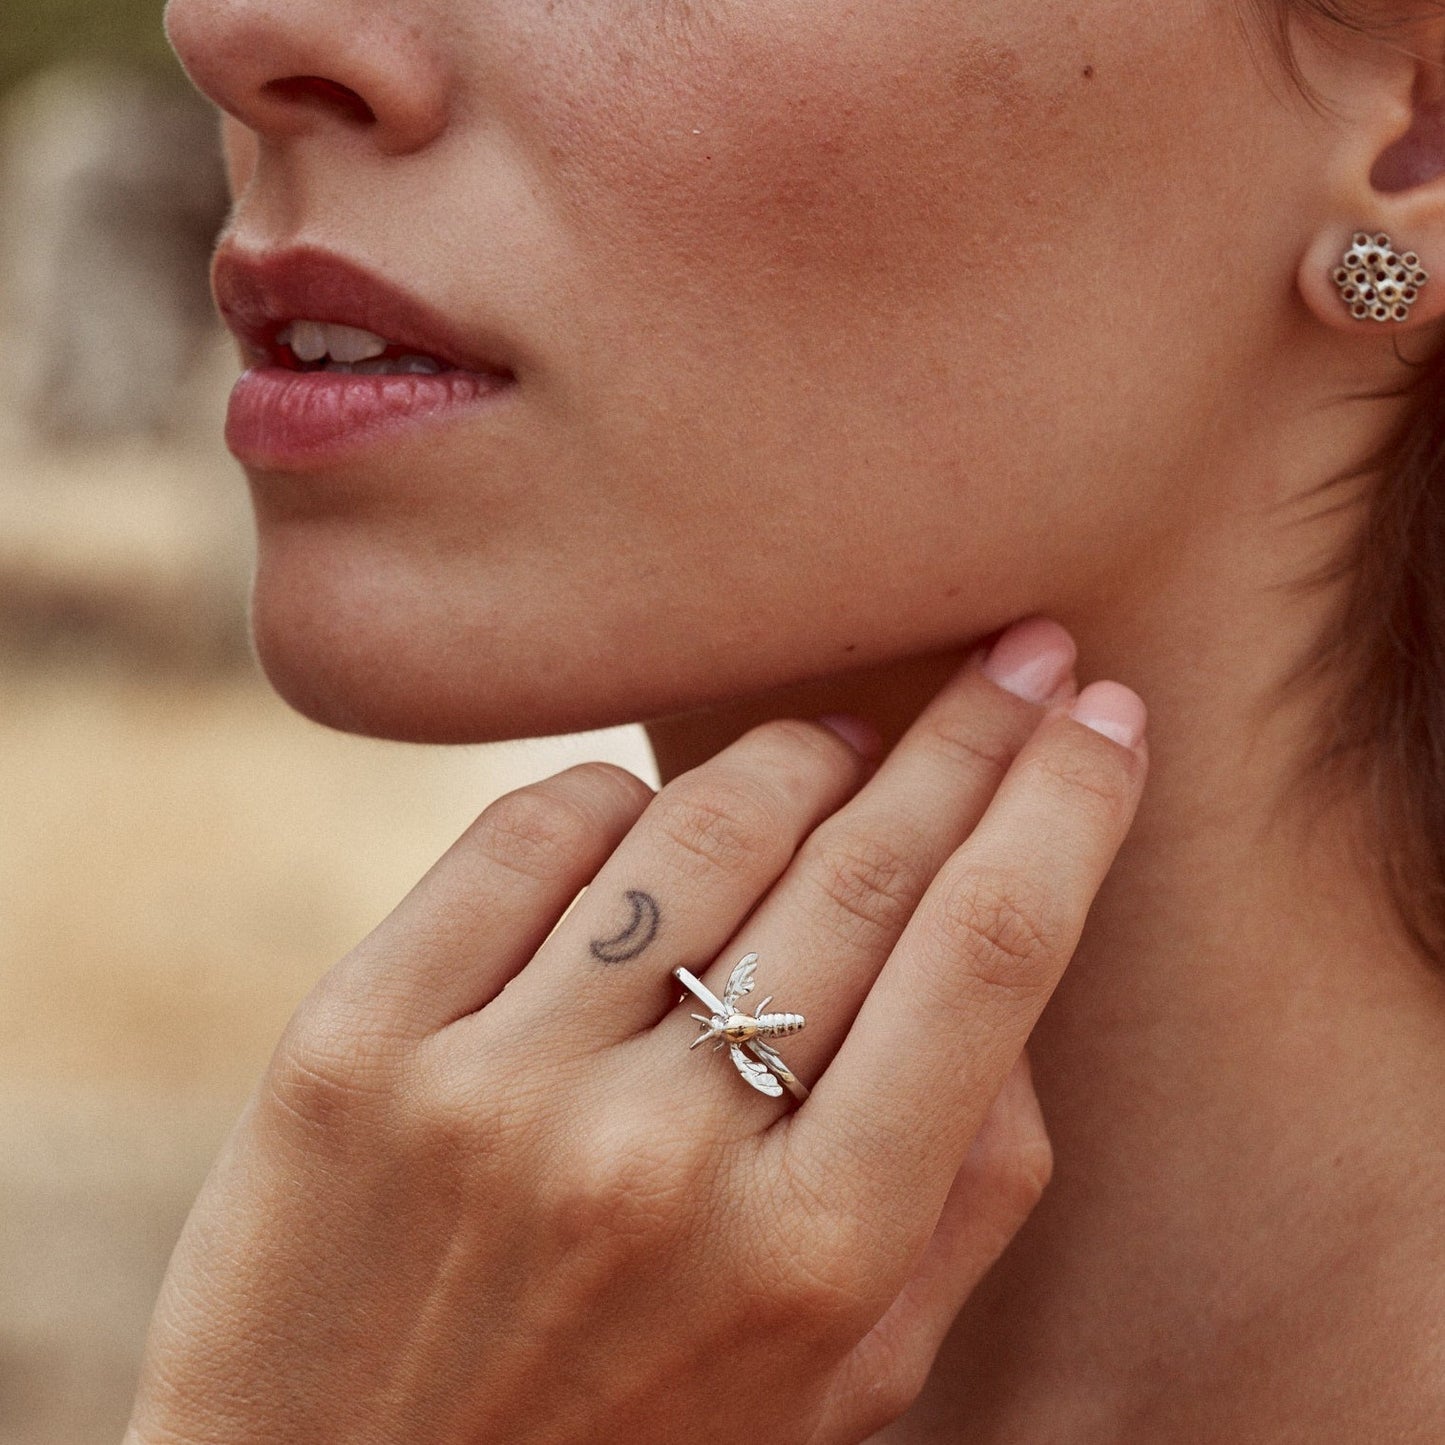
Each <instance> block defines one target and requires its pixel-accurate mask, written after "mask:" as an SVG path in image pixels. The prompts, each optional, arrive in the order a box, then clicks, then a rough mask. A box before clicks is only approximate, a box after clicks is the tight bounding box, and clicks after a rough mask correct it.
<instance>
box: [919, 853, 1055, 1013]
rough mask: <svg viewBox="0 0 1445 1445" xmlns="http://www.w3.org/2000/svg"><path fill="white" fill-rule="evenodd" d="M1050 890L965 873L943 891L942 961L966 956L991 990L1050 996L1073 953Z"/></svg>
mask: <svg viewBox="0 0 1445 1445" xmlns="http://www.w3.org/2000/svg"><path fill="white" fill-rule="evenodd" d="M1056 913H1057V906H1056V905H1055V904H1053V903H1052V902H1050V901H1049V900H1048V899H1047V897H1046V891H1045V890H1044V889H1042V888H1040V887H1038V886H1037V885H1036V884H1034V883H1031V882H1029V881H1027V880H1026V879H1024V878H1023V877H1021V876H1019V875H1016V874H1005V873H991V872H987V871H980V870H978V869H966V870H964V871H963V873H962V875H961V876H960V877H956V878H954V879H951V880H949V881H948V886H946V887H945V888H944V890H943V894H942V899H941V904H940V908H939V913H938V920H937V921H938V926H939V928H940V929H941V930H942V932H943V935H944V937H943V940H942V942H943V947H942V949H940V950H939V953H940V954H941V956H944V957H947V956H948V955H950V954H952V955H954V956H958V955H961V956H962V961H963V964H964V966H965V968H966V969H967V971H968V973H969V975H970V976H971V977H972V978H974V979H976V980H977V981H978V982H979V983H981V984H983V985H984V986H985V987H986V988H990V989H997V990H999V991H1001V992H1005V993H1010V994H1016V995H1019V996H1020V997H1023V998H1029V999H1032V998H1035V997H1037V996H1038V995H1040V994H1043V995H1047V994H1048V993H1049V992H1050V991H1051V990H1052V988H1053V986H1054V983H1055V982H1056V980H1057V975H1058V973H1059V971H1060V969H1061V968H1062V966H1063V964H1064V963H1065V962H1067V958H1068V954H1069V953H1070V952H1071V951H1072V948H1071V947H1070V946H1068V940H1067V938H1066V934H1065V930H1064V928H1063V926H1062V925H1061V923H1060V921H1059V920H1058V918H1057V917H1056Z"/></svg>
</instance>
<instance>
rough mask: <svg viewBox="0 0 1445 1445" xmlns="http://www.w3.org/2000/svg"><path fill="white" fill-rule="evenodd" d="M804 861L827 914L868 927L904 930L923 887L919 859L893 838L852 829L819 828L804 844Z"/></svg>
mask: <svg viewBox="0 0 1445 1445" xmlns="http://www.w3.org/2000/svg"><path fill="white" fill-rule="evenodd" d="M799 866H800V870H801V872H802V876H803V877H804V879H805V880H807V881H808V882H809V883H810V884H811V886H812V887H813V888H814V889H816V891H817V894H818V896H819V897H820V899H821V900H822V904H823V912H824V915H825V917H828V918H830V919H831V920H836V918H837V916H838V915H839V914H841V915H842V916H843V918H844V919H845V920H846V921H847V922H848V923H849V924H851V925H852V926H853V928H854V929H855V930H856V929H861V930H863V931H865V932H868V933H873V934H884V935H887V936H894V935H896V934H898V933H899V932H901V931H902V929H903V926H904V924H906V923H907V922H908V919H909V916H910V915H911V914H912V912H913V910H914V908H915V907H916V906H917V903H918V899H919V897H920V896H921V893H922V885H923V879H922V877H921V870H920V868H919V866H918V864H917V863H915V862H912V861H910V859H909V858H908V857H907V856H906V855H905V854H904V853H902V852H900V851H899V850H898V849H897V848H895V847H894V846H893V844H891V843H889V842H885V841H884V840H883V839H881V838H877V837H873V836H870V835H868V834H864V833H861V832H858V831H856V830H852V829H850V830H848V831H846V832H845V831H841V830H828V829H821V830H819V831H818V832H817V833H815V834H814V835H813V836H812V837H811V838H810V839H809V840H808V842H807V843H806V844H804V846H803V851H802V854H801V856H800V860H799Z"/></svg>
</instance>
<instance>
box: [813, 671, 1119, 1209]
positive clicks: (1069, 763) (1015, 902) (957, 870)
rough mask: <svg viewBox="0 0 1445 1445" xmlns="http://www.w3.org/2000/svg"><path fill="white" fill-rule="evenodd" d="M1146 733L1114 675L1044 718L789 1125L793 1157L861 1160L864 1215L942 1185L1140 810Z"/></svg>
mask: <svg viewBox="0 0 1445 1445" xmlns="http://www.w3.org/2000/svg"><path fill="white" fill-rule="evenodd" d="M1080 720H1091V721H1092V724H1093V725H1091V726H1084V725H1082V724H1081V721H1080ZM1096 728H1103V729H1112V730H1113V733H1114V737H1118V738H1120V739H1121V740H1129V739H1132V740H1133V745H1131V746H1125V745H1121V741H1115V740H1114V737H1111V736H1105V735H1104V734H1103V732H1101V731H1098V730H1096ZM1143 729H1144V705H1143V703H1142V702H1140V701H1139V699H1138V698H1137V697H1136V696H1135V695H1134V694H1133V693H1132V692H1130V691H1129V689H1127V688H1125V687H1122V686H1120V685H1119V684H1118V683H1110V682H1099V683H1093V684H1091V685H1090V686H1089V687H1086V688H1085V689H1084V690H1083V692H1081V693H1080V694H1079V697H1078V698H1077V699H1076V701H1075V703H1074V706H1073V708H1072V710H1071V715H1070V714H1066V713H1064V712H1063V711H1059V712H1057V713H1055V714H1051V715H1050V716H1049V717H1048V718H1046V719H1045V721H1044V722H1043V723H1042V724H1041V725H1040V727H1039V729H1038V731H1037V732H1036V733H1035V734H1034V735H1033V737H1032V738H1030V739H1029V741H1028V743H1027V744H1026V745H1025V746H1024V748H1023V750H1022V751H1021V752H1020V754H1019V756H1018V757H1017V758H1016V759H1015V760H1014V764H1013V766H1012V767H1011V768H1010V769H1009V772H1008V774H1007V776H1006V777H1005V778H1004V780H1003V783H1002V784H1001V785H1000V787H999V790H998V793H997V795H996V796H995V797H994V800H993V802H992V803H991V804H990V805H989V808H988V811H987V812H986V813H985V815H984V817H983V820H982V822H981V823H980V824H979V826H978V827H977V828H976V829H975V830H974V833H973V835H972V836H971V837H970V838H969V840H968V841H967V842H966V843H965V844H964V845H963V846H962V847H961V848H960V849H959V850H958V851H957V852H956V853H955V854H954V855H953V857H952V858H950V859H949V861H948V862H947V863H946V864H945V865H944V867H943V868H942V869H941V870H940V872H939V874H938V876H937V877H936V878H935V879H934V881H933V884H932V885H931V886H930V888H929V890H928V892H927V894H925V896H924V899H923V901H922V903H921V904H920V905H919V907H918V910H917V912H916V913H915V914H914V916H913V918H912V920H911V921H910V923H909V925H908V927H907V929H906V930H905V931H904V934H903V937H902V938H901V939H900V940H899V944H898V947H897V948H896V949H895V950H894V952H893V954H892V956H891V957H890V958H889V960H888V963H887V964H886V965H885V967H884V969H883V972H882V973H881V974H880V976H879V978H878V982H877V984H876V985H875V986H874V988H873V990H872V992H871V993H870V994H869V995H868V998H867V1000H866V1001H865V1003H864V1005H863V1007H862V1009H861V1010H860V1012H859V1014H858V1017H857V1019H856V1020H855V1022H854V1024H853V1027H852V1029H851V1030H850V1031H849V1033H848V1036H847V1038H846V1039H845V1040H844V1042H843V1046H842V1048H841V1049H840V1050H839V1051H838V1054H837V1057H836V1058H835V1059H834V1060H833V1062H832V1064H831V1065H830V1066H829V1068H828V1070H827V1072H826V1073H825V1074H824V1076H823V1078H822V1080H821V1081H820V1082H819V1084H818V1087H817V1088H816V1089H815V1090H814V1092H813V1097H812V1098H811V1099H810V1100H809V1101H808V1102H807V1103H805V1104H804V1105H803V1106H802V1108H801V1109H800V1110H799V1111H798V1112H797V1114H796V1115H795V1116H793V1117H792V1118H791V1119H790V1120H788V1121H787V1122H788V1124H789V1126H790V1129H791V1130H795V1131H797V1134H798V1135H799V1137H798V1139H797V1140H795V1144H796V1153H797V1155H798V1157H800V1158H808V1157H811V1156H812V1155H816V1157H817V1158H819V1159H826V1158H828V1157H829V1156H830V1154H836V1153H837V1152H838V1151H842V1152H843V1153H844V1154H845V1155H846V1156H848V1157H850V1158H851V1159H852V1160H853V1164H854V1167H853V1168H852V1169H851V1170H847V1171H844V1173H845V1174H846V1176H847V1178H846V1184H847V1186H848V1187H850V1188H851V1189H852V1190H854V1191H855V1192H856V1194H857V1196H858V1198H857V1201H856V1207H857V1208H858V1209H859V1210H860V1212H862V1213H863V1214H865V1216H870V1217H871V1212H872V1211H882V1210H887V1209H891V1208H897V1207H898V1205H899V1201H900V1199H901V1200H904V1201H913V1207H915V1208H925V1207H927V1206H928V1204H929V1203H930V1201H933V1202H937V1201H941V1200H942V1198H943V1197H944V1195H945V1194H946V1193H947V1190H948V1188H949V1185H950V1184H951V1182H952V1180H953V1177H954V1175H955V1174H956V1173H957V1171H958V1168H959V1166H960V1165H961V1163H962V1161H963V1157H964V1155H965V1153H966V1152H967V1149H968V1146H969V1143H970V1142H971V1141H972V1139H973V1137H974V1135H975V1134H977V1132H978V1130H979V1127H980V1125H981V1124H982V1122H983V1118H984V1115H985V1114H986V1113H987V1111H988V1105H989V1102H990V1100H992V1099H993V1097H994V1096H995V1095H996V1094H997V1093H998V1090H999V1088H1000V1086H1001V1084H1002V1082H1003V1079H1004V1076H1005V1075H1006V1074H1007V1072H1008V1070H1009V1068H1010V1067H1011V1065H1012V1064H1013V1061H1014V1060H1015V1059H1016V1058H1017V1057H1018V1055H1019V1053H1020V1052H1021V1051H1022V1049H1023V1047H1024V1044H1025V1042H1026V1040H1027V1039H1028V1036H1029V1033H1030V1031H1031V1030H1032V1028H1033V1026H1034V1023H1035V1021H1036V1020H1037V1018H1038V1016H1039V1013H1040V1012H1041V1011H1042V1009H1043V1006H1044V1004H1045V1002H1046V1001H1047V1000H1048V998H1049V995H1050V994H1051V993H1052V992H1053V989H1054V986H1055V984H1056V983H1057V982H1058V979H1059V977H1060V975H1061V974H1062V973H1063V971H1064V968H1065V967H1066V966H1067V964H1068V962H1069V959H1070V958H1071V957H1072V955H1073V952H1074V949H1075V948H1076V947H1077V945H1078V941H1079V936H1080V934H1081V933H1082V931H1083V926H1084V920H1085V917H1086V915H1087V913H1088V911H1089V908H1090V906H1091V904H1092V903H1093V900H1094V895H1095V894H1096V893H1097V892H1098V890H1099V887H1100V885H1101V884H1102V883H1103V880H1104V876H1105V874H1106V873H1107V872H1108V870H1109V867H1110V866H1111V864H1112V863H1113V860H1114V857H1115V854H1116V853H1117V852H1118V849H1119V846H1120V844H1121V843H1122V842H1123V839H1124V835H1125V833H1126V832H1127V831H1128V828H1129V825H1130V823H1131V822H1132V820H1133V816H1134V811H1135V808H1136V807H1137V805H1138V799H1139V793H1140V790H1141V788H1142V786H1143V782H1144V776H1145V773H1146V771H1147V753H1146V748H1145V745H1144V743H1143ZM905 1122H906V1127H904V1125H905ZM877 1217H880V1218H881V1217H884V1216H883V1214H881V1213H879V1214H878V1216H877Z"/></svg>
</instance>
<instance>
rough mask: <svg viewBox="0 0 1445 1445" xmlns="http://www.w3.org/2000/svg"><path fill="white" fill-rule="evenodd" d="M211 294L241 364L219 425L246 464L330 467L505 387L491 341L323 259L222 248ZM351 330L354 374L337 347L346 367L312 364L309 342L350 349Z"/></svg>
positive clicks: (507, 381)
mask: <svg viewBox="0 0 1445 1445" xmlns="http://www.w3.org/2000/svg"><path fill="white" fill-rule="evenodd" d="M212 287H213V289H214V292H215V296H216V304H217V306H218V307H219V309H220V312H221V315H222V317H223V318H224V320H225V322H226V324H227V326H228V327H229V328H230V329H231V331H232V332H234V333H235V335H236V337H237V339H238V340H239V341H240V343H241V346H242V350H243V353H244V354H245V357H246V359H247V361H248V362H249V363H250V365H249V367H248V369H247V371H246V372H245V373H244V375H242V377H241V378H240V380H239V381H238V382H237V383H236V387H235V389H234V391H233V392H232V394H231V404H230V409H229V412H228V415H227V419H226V442H227V445H228V446H229V447H230V449H231V451H232V452H233V453H234V454H235V456H236V457H237V458H238V459H239V460H240V461H241V462H242V463H244V464H245V465H247V466H254V467H257V468H262V469H267V470H304V469H308V468H312V467H317V466H321V465H326V464H331V463H335V462H337V461H341V460H345V459H346V458H348V457H350V456H353V455H355V454H356V453H359V452H361V451H364V450H368V449H371V448H373V447H375V446H376V445H377V444H379V443H381V442H383V441H388V440H391V439H393V438H395V437H396V435H397V434H398V433H399V432H402V431H405V430H408V429H411V428H414V427H418V426H423V425H428V424H434V423H436V422H439V421H443V420H448V419H451V418H454V417H455V416H456V415H457V414H458V413H459V412H461V411H463V410H466V409H467V408H469V407H476V406H478V405H482V404H494V403H495V401H496V399H497V398H498V397H499V396H500V395H502V394H504V393H506V392H508V391H510V390H511V389H512V388H513V387H514V386H515V382H516V377H515V375H514V373H513V371H512V370H511V368H510V367H509V366H508V365H507V364H506V362H505V361H504V360H502V359H501V358H502V356H503V354H504V352H503V347H502V345H501V344H500V343H499V342H497V341H495V340H494V339H493V338H490V337H485V336H483V337H478V336H477V335H475V334H474V333H470V332H468V333H466V334H463V333H462V332H461V331H460V330H459V328H457V327H455V326H454V325H453V324H452V323H451V322H450V321H449V320H448V318H446V317H445V316H443V315H442V314H441V313H440V312H438V311H437V310H435V309H434V308H433V307H431V306H429V305H427V304H426V303H425V302H423V301H421V300H420V299H418V298H417V297H415V296H412V295H411V294H409V293H408V292H406V291H403V290H402V289H400V288H399V287H396V286H394V285H392V284H391V283H390V282H388V281H386V280H384V279H383V278H381V277H379V276H376V275H374V274H372V273H371V272H369V271H367V270H365V269H364V268H362V267H360V266H358V265H356V264H355V263H354V262H351V261H348V260H346V259H344V258H342V257H339V256H334V255H332V254H330V253H329V252H325V251H321V250H319V249H315V248H311V247H296V248H291V249H288V250H285V251H275V252H269V253H264V254H258V253H255V252H247V251H244V250H242V249H240V248H239V247H236V246H227V247H223V248H222V250H221V251H220V252H219V253H218V255H217V257H216V261H215V265H214V267H213V270H212ZM298 323H307V324H305V325H299V324H298ZM357 333H370V338H371V339H370V340H369V341H362V342H361V343H360V344H361V346H362V348H363V350H364V351H365V352H366V353H367V359H366V360H365V361H364V362H362V363H359V364H358V365H356V366H354V365H353V362H352V353H351V352H348V351H345V350H342V347H341V346H340V345H337V347H336V349H337V350H342V357H343V358H344V359H335V358H332V357H328V356H326V354H325V352H324V349H322V350H321V354H320V355H318V349H319V348H318V342H317V338H331V337H336V338H342V339H343V340H344V341H345V342H346V343H347V344H348V345H352V346H355V345H357ZM298 337H300V338H304V339H303V340H302V341H298V340H296V338H298ZM382 342H384V343H385V345H384V348H381V347H380V346H379V345H378V343H382ZM293 347H294V348H295V349H293Z"/></svg>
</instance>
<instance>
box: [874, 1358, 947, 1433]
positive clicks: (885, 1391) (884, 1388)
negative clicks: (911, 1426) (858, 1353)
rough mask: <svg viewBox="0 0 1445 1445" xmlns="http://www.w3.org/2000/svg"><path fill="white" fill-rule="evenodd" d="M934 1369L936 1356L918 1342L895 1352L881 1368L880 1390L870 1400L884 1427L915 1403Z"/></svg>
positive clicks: (879, 1377)
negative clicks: (917, 1344)
mask: <svg viewBox="0 0 1445 1445" xmlns="http://www.w3.org/2000/svg"><path fill="white" fill-rule="evenodd" d="M910 1344H912V1342H910ZM932 1369H933V1357H932V1356H931V1355H930V1354H929V1353H928V1352H927V1351H925V1350H920V1349H918V1348H917V1347H916V1345H915V1346H914V1347H913V1348H910V1349H899V1350H898V1351H896V1352H895V1353H894V1355H893V1357H892V1359H890V1360H889V1361H888V1362H887V1363H886V1364H885V1365H884V1366H883V1367H882V1368H881V1369H880V1370H879V1371H878V1386H877V1390H876V1391H875V1392H874V1394H873V1397H872V1399H871V1401H870V1404H871V1405H872V1406H873V1409H874V1411H875V1412H876V1413H875V1418H876V1419H877V1420H878V1423H879V1426H880V1427H881V1426H883V1425H887V1424H889V1423H891V1422H892V1421H894V1420H896V1419H898V1417H899V1416H900V1415H903V1414H905V1413H906V1412H907V1411H908V1410H909V1409H910V1408H911V1407H912V1406H913V1403H914V1401H916V1400H917V1399H918V1397H919V1396H920V1395H921V1394H922V1393H923V1389H924V1386H925V1385H927V1384H928V1377H929V1375H930V1373H931V1372H932Z"/></svg>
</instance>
